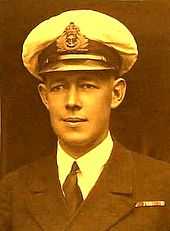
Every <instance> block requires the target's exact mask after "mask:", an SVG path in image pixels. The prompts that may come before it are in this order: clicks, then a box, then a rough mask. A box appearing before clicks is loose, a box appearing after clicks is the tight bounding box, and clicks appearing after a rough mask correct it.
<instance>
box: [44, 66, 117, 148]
mask: <svg viewBox="0 0 170 231" xmlns="http://www.w3.org/2000/svg"><path fill="white" fill-rule="evenodd" d="M104 73H105V74H107V72H101V71H98V72H97V71H84V72H83V71H81V72H80V71H71V72H70V71H69V72H60V73H57V72H53V73H48V74H46V83H45V84H40V85H39V92H40V95H41V98H42V100H43V103H44V104H45V105H46V107H47V109H48V110H49V114H50V119H51V124H52V127H53V130H54V132H55V134H56V135H57V136H58V138H59V140H60V141H61V142H62V143H64V144H67V145H73V146H87V147H90V146H95V145H97V144H98V143H100V142H101V141H102V140H103V139H104V138H105V136H106V135H107V132H108V127H109V119H110V112H111V108H114V107H116V106H117V105H118V104H120V103H119V102H117V95H116V94H117V92H116V91H115V92H114V89H113V88H114V84H115V83H116V81H117V80H114V78H113V77H108V76H105V74H104ZM120 85H121V84H120ZM114 93H115V94H114Z"/></svg>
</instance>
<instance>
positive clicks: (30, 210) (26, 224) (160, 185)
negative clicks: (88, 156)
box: [0, 143, 170, 231]
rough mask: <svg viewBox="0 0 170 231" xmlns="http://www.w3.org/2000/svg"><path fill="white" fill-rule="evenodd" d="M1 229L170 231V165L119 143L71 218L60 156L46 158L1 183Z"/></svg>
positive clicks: (23, 230)
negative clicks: (59, 166)
mask: <svg viewBox="0 0 170 231" xmlns="http://www.w3.org/2000/svg"><path fill="white" fill-rule="evenodd" d="M99 155H100V154H99ZM87 167H88V166H87ZM146 201H149V203H148V202H147V203H145V202H146ZM155 201H156V202H155ZM164 202H165V204H164ZM0 231H170V167H169V164H167V163H164V162H161V161H157V160H153V159H151V158H149V157H146V156H143V155H139V154H136V153H133V152H131V151H128V150H127V149H125V148H124V147H123V146H121V145H120V144H118V143H115V144H114V149H113V152H112V155H111V157H110V159H109V160H108V162H107V164H106V165H105V167H104V170H103V172H102V174H101V175H100V177H99V179H98V181H97V183H96V185H95V186H94V188H93V189H92V190H91V192H90V193H89V195H88V197H87V198H86V200H85V201H83V203H82V204H81V206H80V207H79V209H78V210H77V211H76V212H75V214H74V215H73V217H69V213H68V210H67V207H66V203H65V200H64V197H63V194H62V191H61V186H60V183H59V179H58V176H57V167H56V157H55V156H47V157H43V158H42V159H40V160H39V161H37V162H34V163H32V164H29V165H26V166H24V167H22V168H20V169H19V170H17V171H15V172H13V173H10V174H8V175H7V176H6V177H5V178H4V179H3V180H2V181H1V184H0Z"/></svg>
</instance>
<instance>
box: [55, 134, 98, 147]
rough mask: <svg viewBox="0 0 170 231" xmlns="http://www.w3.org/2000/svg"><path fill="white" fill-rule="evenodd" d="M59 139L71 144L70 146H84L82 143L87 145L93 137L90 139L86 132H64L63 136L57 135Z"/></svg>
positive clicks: (91, 141)
mask: <svg viewBox="0 0 170 231" xmlns="http://www.w3.org/2000/svg"><path fill="white" fill-rule="evenodd" d="M58 137H59V139H60V140H61V141H62V142H63V143H65V144H69V145H70V144H71V145H72V146H80V147H82V146H84V145H87V146H88V145H89V144H91V143H93V141H94V138H93V139H92V138H91V137H89V136H88V135H87V134H86V135H84V134H73V133H71V134H65V135H64V136H63V135H61V136H58Z"/></svg>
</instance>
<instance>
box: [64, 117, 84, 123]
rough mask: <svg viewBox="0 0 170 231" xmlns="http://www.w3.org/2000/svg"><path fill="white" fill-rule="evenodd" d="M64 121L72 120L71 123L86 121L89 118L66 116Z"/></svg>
mask: <svg viewBox="0 0 170 231" xmlns="http://www.w3.org/2000/svg"><path fill="white" fill-rule="evenodd" d="M63 121H65V122H70V123H79V122H85V121H87V119H85V118H81V117H67V118H64V119H63Z"/></svg>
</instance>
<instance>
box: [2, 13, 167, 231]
mask: <svg viewBox="0 0 170 231" xmlns="http://www.w3.org/2000/svg"><path fill="white" fill-rule="evenodd" d="M137 54H138V51H137V46H136V42H135V40H134V38H133V36H132V34H131V33H130V32H129V30H128V29H127V28H126V27H125V26H124V25H123V24H122V23H120V22H119V21H117V20H116V19H114V18H112V17H110V16H107V15H105V14H102V13H99V12H97V11H91V10H72V11H68V12H64V13H62V14H60V15H58V16H55V17H53V18H51V19H49V20H47V21H45V22H42V23H41V24H40V25H38V26H37V27H36V28H35V29H34V30H33V31H32V32H31V33H30V34H29V36H28V37H27V39H26V41H25V43H24V46H23V62H24V65H25V67H26V68H27V69H28V70H29V72H30V73H31V74H32V75H33V76H34V77H36V78H38V79H39V80H40V83H39V85H38V90H39V93H40V96H41V99H42V102H43V104H44V105H45V107H46V108H47V110H48V111H49V115H50V120H51V125H52V128H53V130H54V133H55V134H56V135H57V137H58V142H57V150H56V153H57V155H56V154H54V155H49V156H47V157H43V158H41V159H40V160H38V161H36V162H34V163H32V164H29V165H26V166H24V167H22V168H20V169H19V170H17V171H15V172H13V173H10V174H8V175H7V176H6V177H5V178H4V179H3V180H2V182H1V185H0V230H3V231H4V230H12V231H21V230H22V231H23V230H24V231H28V230H29V231H30V230H31V231H40V230H44V231H49V230H50V231H56V230H58V231H62V230H63V231H87V230H89V231H90V230H93V231H106V230H110V231H113V230H123V231H125V230H129V231H133V230H134V231H143V230H145V231H151V230H153V231H158V230H159V231H160V230H161V231H169V230H170V182H169V179H170V167H169V165H168V164H166V163H164V162H160V161H157V160H153V159H151V158H149V157H145V156H143V155H139V154H137V153H133V152H131V151H129V150H127V149H126V148H125V147H123V146H122V145H121V144H119V143H118V142H117V141H116V140H115V139H114V138H111V135H110V132H109V120H110V113H111V110H112V109H113V110H114V109H115V108H117V107H118V106H119V105H120V104H121V102H122V101H123V99H124V96H125V92H126V81H125V80H124V79H123V78H122V75H123V74H124V73H126V72H127V71H129V70H130V69H131V67H132V66H133V64H134V63H135V61H136V58H137Z"/></svg>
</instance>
